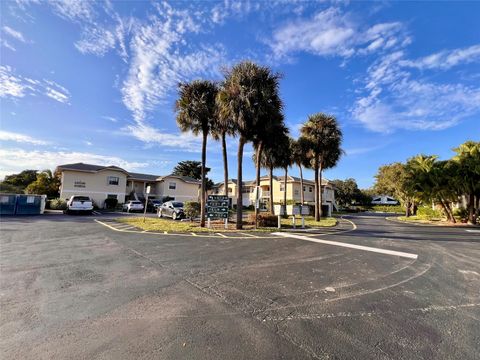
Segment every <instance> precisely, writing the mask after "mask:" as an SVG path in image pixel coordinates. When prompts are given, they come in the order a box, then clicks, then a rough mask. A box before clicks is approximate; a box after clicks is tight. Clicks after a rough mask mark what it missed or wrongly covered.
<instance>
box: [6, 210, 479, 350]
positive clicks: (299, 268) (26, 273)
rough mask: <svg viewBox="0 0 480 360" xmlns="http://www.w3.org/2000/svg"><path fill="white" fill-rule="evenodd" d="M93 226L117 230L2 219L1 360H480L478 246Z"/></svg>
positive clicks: (405, 235) (417, 230)
mask: <svg viewBox="0 0 480 360" xmlns="http://www.w3.org/2000/svg"><path fill="white" fill-rule="evenodd" d="M95 218H96V219H97V220H99V221H102V222H107V223H108V222H109V221H111V220H112V219H109V218H108V216H103V217H102V216H100V217H96V216H92V217H89V216H78V217H75V216H70V217H69V216H64V215H48V216H43V217H24V218H2V222H1V273H0V276H1V278H0V280H1V284H0V306H1V319H0V335H1V340H0V352H1V353H2V354H3V355H2V356H4V357H5V358H6V359H65V358H69V359H225V358H228V359H292V358H295V359H311V358H314V359H331V358H334V359H335V358H336V359H367V358H368V359H478V358H479V355H478V354H479V353H480V260H479V259H480V234H478V233H475V232H470V231H467V229H464V228H444V227H426V226H423V227H421V226H415V225H411V224H400V223H394V222H390V221H387V220H385V217H384V216H383V215H378V214H377V215H359V216H350V217H348V219H347V220H350V221H352V222H353V223H354V224H355V226H353V225H352V226H351V227H350V228H347V227H346V225H345V228H344V229H343V230H344V231H324V232H319V233H315V232H310V233H302V232H298V233H296V235H295V234H294V235H293V236H296V237H292V236H289V234H286V235H285V234H283V236H277V235H271V234H269V235H268V236H265V234H259V236H258V237H255V236H245V237H238V238H235V237H221V236H214V237H208V236H207V237H196V236H183V235H174V236H168V235H162V234H148V233H142V232H139V231H137V232H125V231H115V230H112V229H111V228H109V227H106V226H104V225H102V224H100V223H98V222H96V221H94V219H95ZM303 238H306V239H303ZM308 239H310V240H319V241H318V242H316V241H310V240H308ZM335 243H341V245H342V246H339V245H338V244H335ZM349 245H352V246H351V247H346V246H349ZM360 247H363V248H365V249H361V248H360ZM368 249H370V250H368ZM372 249H376V250H372ZM397 253H406V254H413V255H416V256H415V257H403V256H398V255H395V254H397Z"/></svg>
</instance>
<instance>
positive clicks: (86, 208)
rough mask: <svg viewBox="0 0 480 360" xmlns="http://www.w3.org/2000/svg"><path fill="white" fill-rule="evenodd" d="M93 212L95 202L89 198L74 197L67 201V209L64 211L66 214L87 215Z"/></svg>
mask: <svg viewBox="0 0 480 360" xmlns="http://www.w3.org/2000/svg"><path fill="white" fill-rule="evenodd" d="M92 211H93V200H92V199H90V197H88V196H83V195H73V196H71V197H70V199H68V200H67V208H66V209H65V210H64V213H65V214H71V213H74V212H76V213H86V214H91V213H92Z"/></svg>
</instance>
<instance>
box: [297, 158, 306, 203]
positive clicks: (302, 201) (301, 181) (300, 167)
mask: <svg viewBox="0 0 480 360" xmlns="http://www.w3.org/2000/svg"><path fill="white" fill-rule="evenodd" d="M298 169H299V170H300V191H301V193H300V202H301V203H302V206H303V203H304V202H305V194H304V192H303V171H302V165H301V164H298Z"/></svg>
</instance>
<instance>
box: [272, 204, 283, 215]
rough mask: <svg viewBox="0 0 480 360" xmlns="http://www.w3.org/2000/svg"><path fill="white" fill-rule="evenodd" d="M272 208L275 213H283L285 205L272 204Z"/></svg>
mask: <svg viewBox="0 0 480 360" xmlns="http://www.w3.org/2000/svg"><path fill="white" fill-rule="evenodd" d="M273 209H274V210H275V215H285V211H284V209H285V207H284V206H283V205H273Z"/></svg>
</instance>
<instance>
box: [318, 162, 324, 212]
mask: <svg viewBox="0 0 480 360" xmlns="http://www.w3.org/2000/svg"><path fill="white" fill-rule="evenodd" d="M322 170H323V169H322V160H321V159H320V161H319V162H318V183H319V186H318V188H319V190H320V191H319V192H318V204H319V208H318V212H319V219H318V221H320V218H321V217H322V216H323V211H322V204H323V200H322V199H323V194H322Z"/></svg>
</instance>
